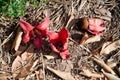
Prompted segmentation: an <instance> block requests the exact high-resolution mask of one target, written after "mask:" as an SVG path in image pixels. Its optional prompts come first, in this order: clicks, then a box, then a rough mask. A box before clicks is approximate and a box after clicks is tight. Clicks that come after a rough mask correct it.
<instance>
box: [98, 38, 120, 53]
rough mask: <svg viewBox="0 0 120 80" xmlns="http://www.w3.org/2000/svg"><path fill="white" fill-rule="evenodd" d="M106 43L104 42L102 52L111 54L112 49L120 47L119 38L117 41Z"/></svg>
mask: <svg viewBox="0 0 120 80" xmlns="http://www.w3.org/2000/svg"><path fill="white" fill-rule="evenodd" d="M106 44H107V43H106ZM106 44H104V46H103V48H102V50H101V52H100V54H109V53H110V52H111V51H113V50H116V49H117V48H120V40H117V41H115V42H113V43H111V44H109V45H107V46H105V45H106Z"/></svg>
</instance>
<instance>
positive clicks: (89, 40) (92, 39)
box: [84, 35, 101, 44]
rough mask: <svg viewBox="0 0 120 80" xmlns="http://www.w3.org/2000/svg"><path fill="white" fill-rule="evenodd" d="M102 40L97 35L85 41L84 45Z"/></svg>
mask: <svg viewBox="0 0 120 80" xmlns="http://www.w3.org/2000/svg"><path fill="white" fill-rule="evenodd" d="M100 39H101V37H100V35H96V36H93V37H90V38H88V39H87V40H86V41H85V43H84V44H88V43H93V42H97V41H100Z"/></svg>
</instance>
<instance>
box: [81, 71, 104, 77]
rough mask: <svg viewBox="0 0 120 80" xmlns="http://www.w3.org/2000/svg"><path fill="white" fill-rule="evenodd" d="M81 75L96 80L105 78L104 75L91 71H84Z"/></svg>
mask: <svg viewBox="0 0 120 80" xmlns="http://www.w3.org/2000/svg"><path fill="white" fill-rule="evenodd" d="M80 74H81V75H84V76H87V77H96V78H102V77H104V76H103V75H102V74H97V73H92V72H90V70H83V72H82V73H80Z"/></svg>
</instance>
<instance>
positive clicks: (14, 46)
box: [12, 30, 23, 51]
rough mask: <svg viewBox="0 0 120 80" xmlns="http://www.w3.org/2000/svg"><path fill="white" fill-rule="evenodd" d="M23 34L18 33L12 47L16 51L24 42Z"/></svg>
mask: <svg viewBox="0 0 120 80" xmlns="http://www.w3.org/2000/svg"><path fill="white" fill-rule="evenodd" d="M22 34H23V32H22V31H20V30H18V33H17V35H16V38H15V40H14V42H13V45H12V49H14V50H15V51H17V50H18V48H19V46H20V43H21V41H22Z"/></svg>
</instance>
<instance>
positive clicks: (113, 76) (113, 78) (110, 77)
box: [103, 71, 120, 80]
mask: <svg viewBox="0 0 120 80" xmlns="http://www.w3.org/2000/svg"><path fill="white" fill-rule="evenodd" d="M103 74H104V75H105V76H106V77H107V78H108V79H109V80H120V78H118V77H117V76H115V75H113V74H110V73H107V72H104V71H103Z"/></svg>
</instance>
